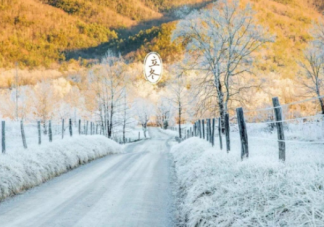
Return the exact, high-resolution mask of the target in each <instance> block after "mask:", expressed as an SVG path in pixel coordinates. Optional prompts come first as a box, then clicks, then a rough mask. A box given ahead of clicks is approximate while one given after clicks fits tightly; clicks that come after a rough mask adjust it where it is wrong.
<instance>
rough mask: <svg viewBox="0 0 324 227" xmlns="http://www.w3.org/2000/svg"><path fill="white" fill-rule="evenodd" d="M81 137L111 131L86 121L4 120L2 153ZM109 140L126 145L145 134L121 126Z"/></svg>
mask: <svg viewBox="0 0 324 227" xmlns="http://www.w3.org/2000/svg"><path fill="white" fill-rule="evenodd" d="M80 135H89V136H91V135H103V136H106V137H108V130H107V128H106V127H105V126H103V125H102V123H101V122H91V121H87V120H81V119H80V120H78V121H73V120H72V119H63V120H61V121H46V122H41V121H35V122H24V121H1V150H2V153H3V154H4V153H6V152H8V151H10V150H16V149H22V148H25V149H27V148H28V147H30V146H33V145H44V144H49V143H51V142H53V141H57V140H62V139H66V138H70V137H76V136H80ZM110 139H112V140H114V141H116V142H118V143H120V144H123V143H130V142H136V141H139V140H141V139H144V136H143V133H142V132H140V131H136V130H135V131H134V129H130V128H126V129H125V132H124V133H123V130H122V129H121V127H115V128H113V130H112V133H111V137H110Z"/></svg>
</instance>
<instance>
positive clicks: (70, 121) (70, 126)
mask: <svg viewBox="0 0 324 227" xmlns="http://www.w3.org/2000/svg"><path fill="white" fill-rule="evenodd" d="M69 128H70V136H72V134H73V132H72V119H71V118H70V119H69Z"/></svg>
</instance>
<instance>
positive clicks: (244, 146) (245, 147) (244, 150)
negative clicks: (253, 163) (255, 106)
mask: <svg viewBox="0 0 324 227" xmlns="http://www.w3.org/2000/svg"><path fill="white" fill-rule="evenodd" d="M236 114H237V123H238V126H239V132H240V138H241V159H242V160H243V158H244V156H245V157H246V158H248V157H249V142H248V134H247V129H246V124H245V120H244V113H243V109H242V108H241V107H240V108H237V109H236Z"/></svg>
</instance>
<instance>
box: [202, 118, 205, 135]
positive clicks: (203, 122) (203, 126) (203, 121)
mask: <svg viewBox="0 0 324 227" xmlns="http://www.w3.org/2000/svg"><path fill="white" fill-rule="evenodd" d="M201 124H202V133H203V139H205V119H202V120H201Z"/></svg>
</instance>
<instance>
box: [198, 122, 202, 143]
mask: <svg viewBox="0 0 324 227" xmlns="http://www.w3.org/2000/svg"><path fill="white" fill-rule="evenodd" d="M198 132H199V138H200V139H201V138H202V133H201V120H198Z"/></svg>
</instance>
